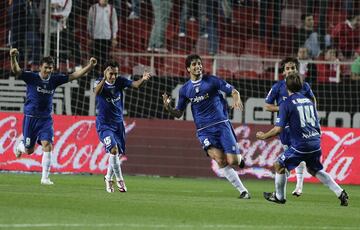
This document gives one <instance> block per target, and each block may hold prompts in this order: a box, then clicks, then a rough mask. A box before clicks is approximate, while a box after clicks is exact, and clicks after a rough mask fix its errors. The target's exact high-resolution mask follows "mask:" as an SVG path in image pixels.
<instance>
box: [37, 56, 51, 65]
mask: <svg viewBox="0 0 360 230" xmlns="http://www.w3.org/2000/svg"><path fill="white" fill-rule="evenodd" d="M44 63H46V64H48V65H54V64H55V61H54V58H53V57H51V56H46V57H43V58H41V60H40V65H42V64H44Z"/></svg>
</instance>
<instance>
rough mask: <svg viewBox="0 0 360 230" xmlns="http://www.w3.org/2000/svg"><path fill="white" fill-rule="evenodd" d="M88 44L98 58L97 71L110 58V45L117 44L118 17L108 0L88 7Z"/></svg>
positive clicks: (100, 0) (93, 54) (101, 0)
mask: <svg viewBox="0 0 360 230" xmlns="http://www.w3.org/2000/svg"><path fill="white" fill-rule="evenodd" d="M87 31H88V36H89V41H88V46H89V48H90V49H91V55H92V56H93V57H95V58H96V59H97V60H98V63H99V65H98V68H97V71H100V70H101V69H102V68H103V65H104V64H105V62H106V61H107V60H108V59H110V58H109V56H110V51H111V48H112V47H116V45H117V32H118V19H117V14H116V10H115V8H114V7H113V6H112V5H111V4H109V3H108V0H99V2H98V3H96V4H94V5H92V6H91V7H90V9H89V13H88V18H87Z"/></svg>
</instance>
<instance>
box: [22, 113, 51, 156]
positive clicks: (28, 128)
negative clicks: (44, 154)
mask: <svg viewBox="0 0 360 230" xmlns="http://www.w3.org/2000/svg"><path fill="white" fill-rule="evenodd" d="M22 128H23V135H24V145H25V148H27V149H30V148H32V147H34V146H35V143H36V142H37V143H38V144H39V145H41V141H48V142H50V143H53V141H54V128H53V120H52V118H51V117H46V118H38V117H30V116H26V115H25V116H24V120H23V127H22Z"/></svg>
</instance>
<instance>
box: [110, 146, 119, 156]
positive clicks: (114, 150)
mask: <svg viewBox="0 0 360 230" xmlns="http://www.w3.org/2000/svg"><path fill="white" fill-rule="evenodd" d="M110 154H112V155H116V154H118V148H117V146H114V147H112V149H111V150H110Z"/></svg>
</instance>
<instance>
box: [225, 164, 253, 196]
mask: <svg viewBox="0 0 360 230" xmlns="http://www.w3.org/2000/svg"><path fill="white" fill-rule="evenodd" d="M219 171H220V173H221V174H222V175H224V176H225V178H226V179H227V180H228V181H229V182H230V183H231V184H232V185H233V186H234V187H235V188H236V189H237V190H238V191H239V192H240V193H242V192H244V191H246V192H247V189H246V188H245V186H244V185H243V184H242V182H241V180H240V177H239V175H238V174H237V172H236V171H235V170H234V169H233V168H231V167H230V166H228V165H227V166H225V167H224V168H220V169H219Z"/></svg>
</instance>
